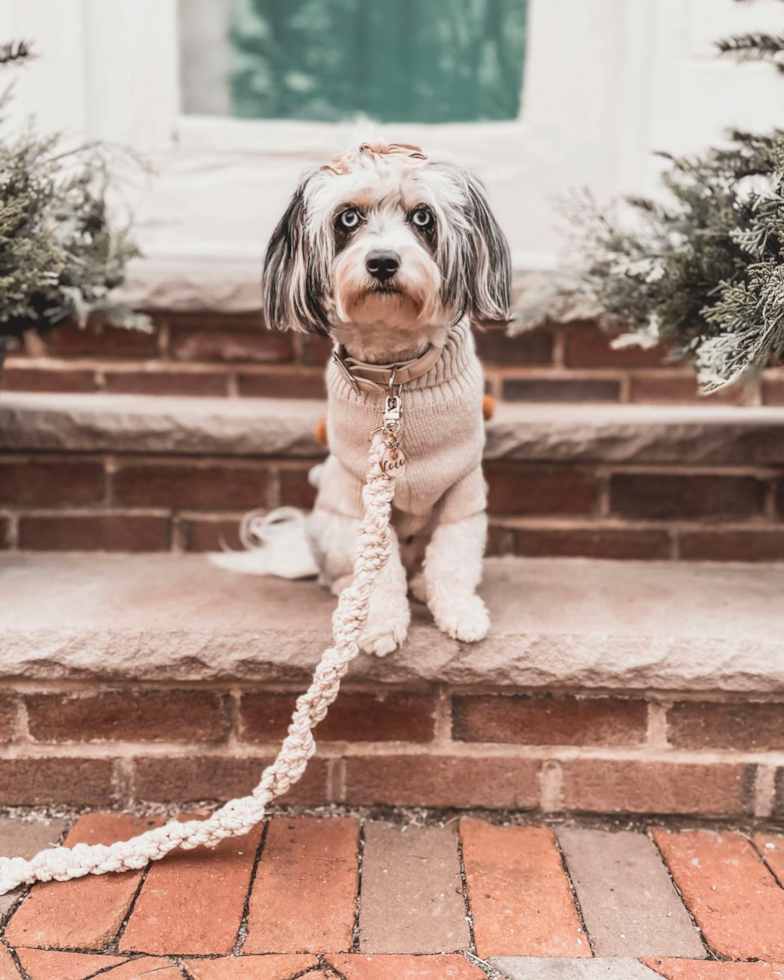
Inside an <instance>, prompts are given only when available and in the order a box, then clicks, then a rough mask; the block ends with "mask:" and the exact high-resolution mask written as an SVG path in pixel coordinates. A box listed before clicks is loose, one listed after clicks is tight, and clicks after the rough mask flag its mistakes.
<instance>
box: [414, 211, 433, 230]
mask: <svg viewBox="0 0 784 980" xmlns="http://www.w3.org/2000/svg"><path fill="white" fill-rule="evenodd" d="M411 221H412V222H413V223H414V224H415V225H416V226H417V228H429V227H430V225H431V224H432V223H433V215H432V214H431V213H430V212H429V211H427V210H425V208H417V209H416V211H414V213H413V214H412V215H411Z"/></svg>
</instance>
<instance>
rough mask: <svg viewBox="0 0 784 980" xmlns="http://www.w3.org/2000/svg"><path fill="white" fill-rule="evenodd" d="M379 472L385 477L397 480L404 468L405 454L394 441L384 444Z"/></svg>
mask: <svg viewBox="0 0 784 980" xmlns="http://www.w3.org/2000/svg"><path fill="white" fill-rule="evenodd" d="M379 465H380V466H381V472H382V473H383V474H384V475H385V476H389V477H392V479H393V480H394V479H397V477H399V476H400V474H401V473H402V472H403V470H404V469H405V467H406V454H405V453H404V452H403V449H402V448H401V446H400V443H399V442H398V441H397V440H396V439H391V440H390V441H389V442H387V443H386V444H385V448H384V452H383V454H382V456H381V461H380V464H379Z"/></svg>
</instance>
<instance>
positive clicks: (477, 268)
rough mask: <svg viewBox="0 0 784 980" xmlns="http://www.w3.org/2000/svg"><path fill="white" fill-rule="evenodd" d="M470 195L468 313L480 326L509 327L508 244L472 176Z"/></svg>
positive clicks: (482, 191) (509, 266) (509, 277)
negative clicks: (485, 324) (484, 324)
mask: <svg viewBox="0 0 784 980" xmlns="http://www.w3.org/2000/svg"><path fill="white" fill-rule="evenodd" d="M467 191H468V199H467V202H466V205H465V212H466V218H467V224H468V240H467V243H466V244H467V252H468V259H469V270H468V273H469V275H468V282H467V287H468V304H467V312H468V314H469V316H470V318H471V320H472V321H473V322H475V323H477V324H481V323H497V322H499V321H501V322H503V323H506V322H507V321H508V320H509V319H510V318H511V287H512V262H511V258H510V256H509V244H508V243H507V241H506V236H505V235H504V233H503V232H502V231H501V228H500V226H499V224H498V222H497V221H496V219H495V217H494V215H493V212H492V211H491V210H490V205H489V204H488V202H487V197H486V196H485V192H484V188H483V187H482V185H481V184H480V183H479V181H478V180H476V179H475V178H474V177H471V176H470V175H469V176H468V180H467Z"/></svg>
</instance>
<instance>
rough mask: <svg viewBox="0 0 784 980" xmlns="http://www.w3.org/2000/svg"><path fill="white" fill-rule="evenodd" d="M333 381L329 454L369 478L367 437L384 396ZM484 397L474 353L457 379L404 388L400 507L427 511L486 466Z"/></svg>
mask: <svg viewBox="0 0 784 980" xmlns="http://www.w3.org/2000/svg"><path fill="white" fill-rule="evenodd" d="M331 371H332V368H330V372H331ZM332 380H333V379H332V378H330V379H329V381H330V382H331V381H332ZM334 380H335V383H334V384H333V383H330V384H329V416H328V431H329V448H330V452H331V453H333V454H334V455H335V457H336V458H337V460H338V461H339V462H340V464H341V466H343V467H344V468H345V469H347V470H348V471H349V472H350V473H351V474H352V476H354V477H355V478H356V479H357V480H360V481H364V477H365V471H366V469H367V454H368V441H369V438H370V434H371V433H372V432H373V430H375V429H377V428H378V427H379V426H380V424H381V420H382V412H383V408H384V398H383V396H382V395H372V394H365V393H363V394H361V395H356V394H355V393H353V392H352V391H350V389H349V390H347V388H346V386H345V385H344V384H342V383H340V379H338V378H336V379H334ZM482 395H483V384H482V373H481V367H480V366H479V363H478V361H477V360H476V358H475V357H474V358H471V362H470V364H469V365H468V366H467V369H466V370H465V371H464V372H462V373H461V374H460V375H459V376H458V377H454V378H450V379H449V380H447V381H444V382H442V383H440V384H437V385H433V386H429V387H422V386H420V387H417V386H413V387H411V388H410V389H409V390H406V389H405V388H403V390H402V392H401V398H402V419H401V434H400V442H401V445H402V447H403V450H404V452H405V456H406V465H405V468H404V470H403V472H402V474H401V475H400V476H399V477H398V478H397V479H396V481H395V507H396V509H398V510H401V511H403V512H405V513H409V514H417V515H425V514H427V513H428V512H429V511H430V510H432V509H433V507H434V506H435V504H436V503H437V502H438V501H439V500H440V499H441V498H442V497H443V496H444V495H445V494H446V493H447V492H448V491H449V489H450V488H451V487H453V486H455V485H456V484H457V483H458V482H459V481H460V480H462V479H463V478H464V477H465V476H466V475H467V474H468V473H470V472H472V471H473V470H475V469H476V468H477V467H479V466H480V465H481V459H482V449H483V446H484V423H483V420H482Z"/></svg>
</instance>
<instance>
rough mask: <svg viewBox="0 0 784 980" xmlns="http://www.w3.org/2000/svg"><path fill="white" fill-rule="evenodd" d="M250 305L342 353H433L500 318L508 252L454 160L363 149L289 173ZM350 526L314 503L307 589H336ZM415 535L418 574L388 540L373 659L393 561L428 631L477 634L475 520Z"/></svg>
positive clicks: (344, 574) (392, 618)
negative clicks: (426, 618) (312, 569)
mask: <svg viewBox="0 0 784 980" xmlns="http://www.w3.org/2000/svg"><path fill="white" fill-rule="evenodd" d="M378 254H383V255H386V256H392V262H393V266H394V271H393V272H392V273H391V274H387V275H384V276H383V278H382V277H379V276H377V275H374V274H373V272H372V271H371V268H370V267H369V256H371V255H378ZM387 271H389V270H387ZM263 297H264V310H265V314H266V318H267V323H268V325H270V326H271V327H273V328H277V329H293V330H299V331H303V332H306V333H317V334H323V335H326V336H329V337H330V338H332V339H333V340H334V341H335V342H336V343H339V344H342V345H343V346H344V347H345V348H346V350H347V351H348V353H349V354H350V355H352V356H353V357H355V358H358V359H360V360H362V361H369V362H373V363H379V364H390V363H395V362H398V361H403V360H407V359H409V358H413V357H416V356H418V355H419V354H421V353H422V352H423V351H425V350H426V349H427V348H428V346H429V345H431V344H435V345H437V346H443V345H444V344H445V343H446V341H447V339H448V338H449V336H450V332H451V331H453V330H454V329H455V327H456V325H457V324H459V323H461V322H462V321H463V320H464V318H465V317H469V318H470V319H471V321H473V322H474V323H479V324H481V323H483V322H486V321H506V320H508V318H509V305H510V260H509V249H508V246H507V243H506V239H505V238H504V235H503V233H502V232H501V230H500V228H499V226H498V224H497V222H496V220H495V218H494V217H493V215H492V213H491V211H490V208H489V206H488V203H487V199H486V197H485V194H484V190H483V188H482V186H481V185H480V184H479V183H478V181H476V180H475V179H474V178H472V177H471V176H470V175H469V174H467V173H466V172H465V171H464V170H463V169H461V168H460V167H459V166H457V165H456V164H455V163H453V162H451V161H449V160H447V159H442V158H439V157H437V156H426V155H425V154H424V153H423V152H422V151H421V150H419V148H417V147H411V146H407V145H403V144H386V143H363V144H361V145H360V146H359V147H357V148H354V149H352V150H350V151H348V152H346V153H344V154H341V155H340V156H337V157H335V158H334V159H333V160H332V161H330V163H329V164H327V165H326V166H324V167H321V168H318V169H312V170H310V171H308V172H307V173H306V174H305V175H304V176H303V178H302V180H301V182H300V184H299V186H298V188H297V190H296V192H295V194H294V196H293V198H292V200H291V202H290V204H289V206H288V208H287V210H286V212H285V214H284V215H283V218H282V219H281V221H280V223H279V224H278V226H277V228H276V229H275V232H274V233H273V235H272V238H271V240H270V243H269V248H268V251H267V256H266V262H265V270H264V279H263ZM371 397H372V396H371ZM404 398H405V392H404ZM480 411H481V408H480ZM402 516H403V520H402V521H400V520H399V521H397V522H396V527H397V531H398V537H399V538H400V541H401V542H402V543H403V544H404V545H407V544H408V543H409V542H407V540H406V539H407V538H408V537H409V536H410V534H411V532H412V531H421V530H422V529H423V525H422V522H421V521H420V522H418V524H417V526H415V525H414V524H411V522H408V523H407V522H406V520H405V515H402ZM436 516H437V515H436ZM415 523H416V522H415ZM425 523H427V522H425ZM357 528H358V521H357V520H356V519H355V518H353V517H351V518H350V517H346V516H342V515H340V514H335V513H332V512H331V511H328V510H325V509H323V508H321V507H319V506H318V503H317V506H316V508H315V509H314V511H313V513H312V515H311V517H310V523H309V532H310V539H311V543H312V546H313V550H314V553H315V555H316V559H317V561H318V563H319V566H320V568H321V581H322V582H323V583H324V584H326V585H328V586H329V587H331V588H332V589H333V591H335V592H336V593H337V592H339V591H340V590H341V589H342V588H343V587H344V586H345V585H346V584H348V582H349V581H350V577H351V569H352V558H353V553H354V544H355V540H356V534H357ZM427 530H428V531H432V533H431V535H430V540H429V543H428V544H427V549H426V552H425V560H424V566H423V568H422V570H421V571H417V570H416V569H417V565H416V563H415V562H412V561H411V560H409V559H408V558H407V557H406V556H405V555H403V554H401V546H400V544H399V542H398V540H397V539H396V540H395V542H394V551H393V554H392V556H391V558H390V560H389V562H388V563H387V566H386V567H385V570H384V572H383V573H382V575H381V577H380V579H379V581H378V584H377V586H376V590H375V593H374V596H373V599H372V602H371V609H370V616H369V621H368V624H367V627H366V629H365V632H364V634H363V637H362V640H361V645H362V646H363V648H364V649H366V650H369V651H372V652H374V653H376V654H378V655H384V654H386V653H389V652H390V651H392V650H394V649H395V647H396V646H398V645H399V644H400V643H402V642H403V640H404V639H405V636H406V632H407V629H408V624H409V620H410V611H409V606H408V599H407V591H408V588H409V583H408V578H407V574H406V566H408V568H409V571H412V572H413V577H412V580H411V583H410V586H411V590H412V592H413V594H414V596H415V597H416V598H419V599H421V600H423V601H425V602H427V604H428V606H429V607H430V609H431V611H432V613H433V615H434V618H435V620H436V622H437V624H438V625H439V627H440V628H441V629H442V630H444V631H445V632H446V633H448V634H450V635H451V636H454V637H456V638H457V639H460V640H464V641H473V640H478V639H481V638H482V637H484V636H485V635H486V633H487V630H488V628H489V620H488V615H487V610H486V609H485V606H484V603H483V602H482V600H481V599H480V598H479V596H477V594H476V587H477V585H478V584H479V581H480V578H481V570H482V557H483V554H484V548H485V541H486V534H487V517H486V514H485V513H484V512H482V513H478V514H473V516H471V517H469V518H467V519H466V520H460V521H457V522H456V523H445V522H438V523H436V526H435V527H434V528H433V527H431V526H428V527H427ZM402 550H403V551H408V550H409V548H408V547H404V548H403V549H402Z"/></svg>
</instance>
